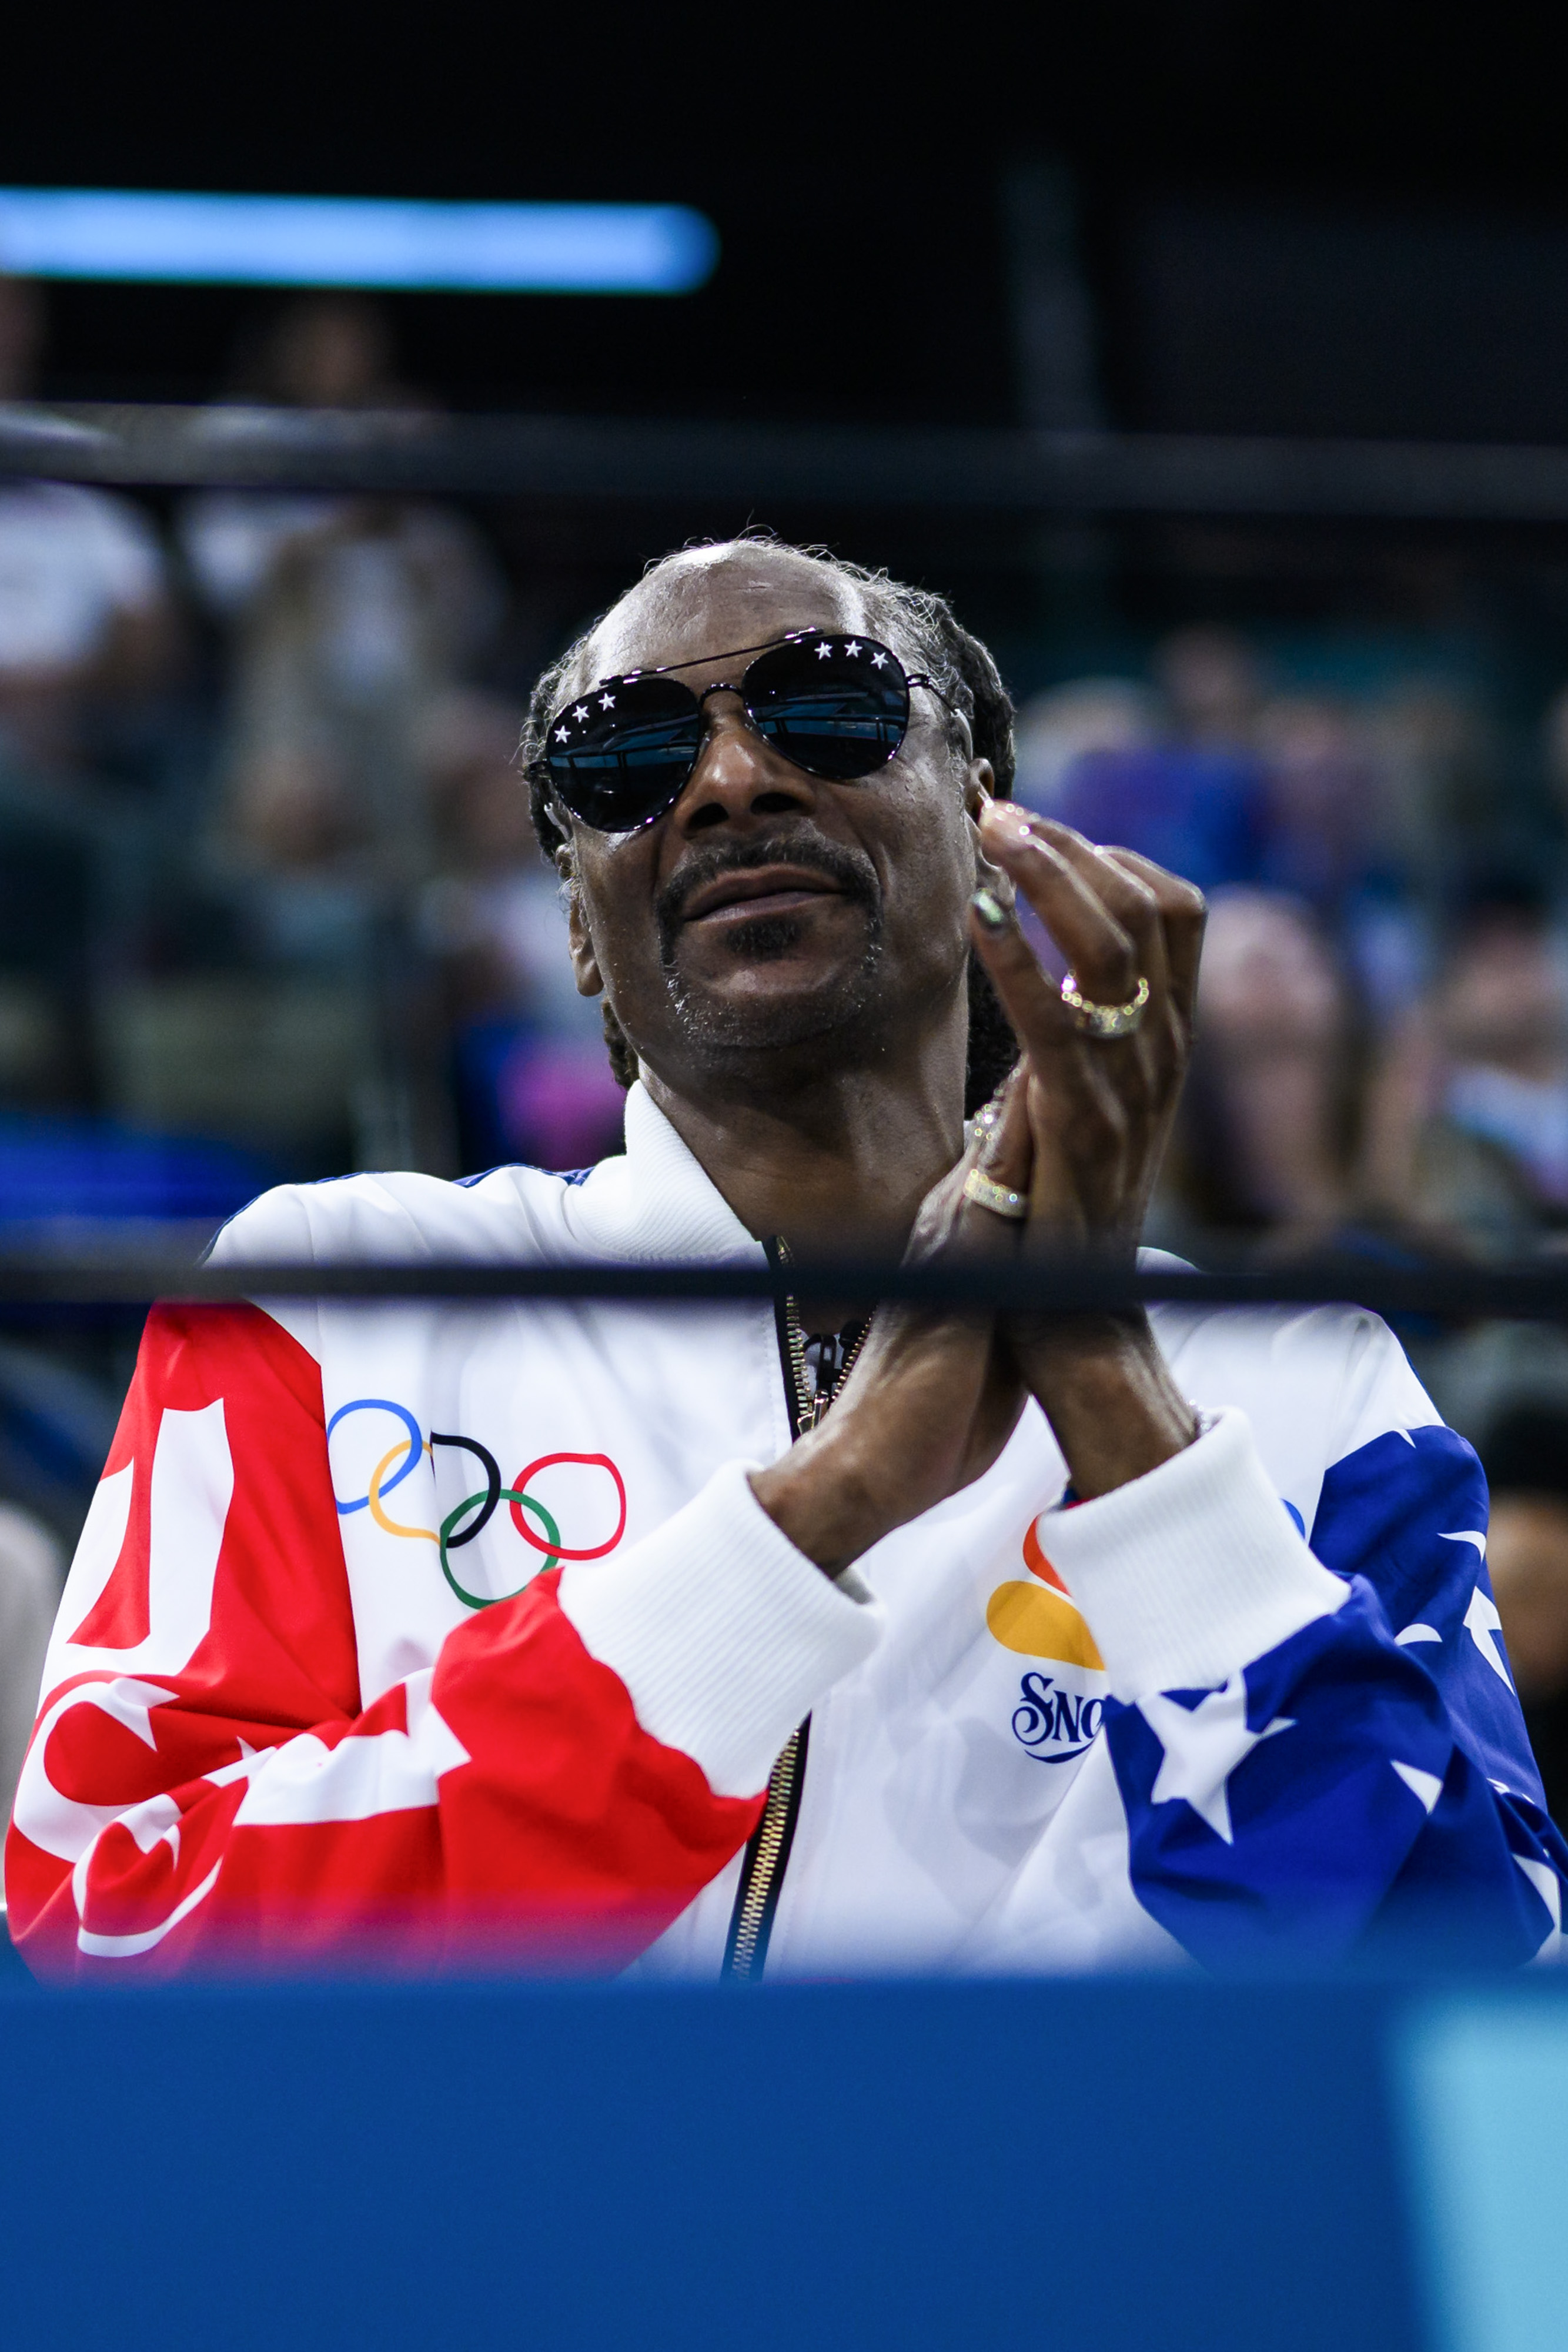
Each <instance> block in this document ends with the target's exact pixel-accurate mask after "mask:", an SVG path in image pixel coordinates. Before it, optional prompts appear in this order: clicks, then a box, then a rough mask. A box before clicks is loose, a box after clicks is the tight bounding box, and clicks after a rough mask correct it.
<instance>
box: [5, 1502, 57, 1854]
mask: <svg viewBox="0 0 1568 2352" xmlns="http://www.w3.org/2000/svg"><path fill="white" fill-rule="evenodd" d="M64 1576H65V1559H64V1555H63V1553H62V1551H61V1549H60V1546H59V1544H58V1543H57V1540H56V1538H54V1536H52V1535H51V1534H50V1533H49V1530H48V1529H47V1528H46V1527H45V1526H44V1524H43V1522H42V1520H41V1519H36V1518H35V1517H33V1515H32V1513H31V1512H30V1511H24V1510H21V1509H19V1508H18V1507H17V1506H16V1504H14V1503H0V1805H3V1806H4V1807H5V1817H6V1819H7V1820H9V1818H10V1812H11V1800H12V1798H13V1797H14V1796H15V1794H16V1780H17V1776H18V1774H19V1773H20V1771H21V1769H22V1759H23V1757H24V1756H25V1755H26V1752H27V1742H28V1740H29V1739H30V1738H31V1737H32V1732H33V1718H34V1717H35V1716H36V1715H37V1709H38V1685H39V1683H40V1682H41V1681H42V1679H43V1673H44V1653H45V1652H46V1650H47V1648H48V1646H49V1631H50V1628H51V1627H52V1625H53V1624H54V1622H55V1611H56V1610H57V1608H58V1606H59V1600H60V1586H61V1583H62V1581H63V1580H64Z"/></svg>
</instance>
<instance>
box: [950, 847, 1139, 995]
mask: <svg viewBox="0 0 1568 2352" xmlns="http://www.w3.org/2000/svg"><path fill="white" fill-rule="evenodd" d="M1059 829H1060V828H1059ZM980 838H981V843H982V845H983V847H984V850H985V854H986V856H988V858H990V859H992V860H993V861H994V863H995V864H996V865H998V866H1000V867H1001V869H1002V871H1003V872H1004V873H1005V874H1006V875H1007V876H1008V877H1009V880H1010V881H1011V882H1012V883H1013V884H1014V885H1015V887H1017V888H1018V889H1019V890H1021V891H1022V892H1023V895H1024V897H1025V898H1027V899H1028V901H1029V903H1030V906H1031V907H1032V908H1033V909H1034V911H1035V913H1036V914H1037V915H1038V916H1039V917H1040V921H1041V922H1042V923H1043V924H1044V925H1045V928H1046V929H1047V930H1048V931H1049V932H1050V933H1051V938H1052V939H1053V940H1055V941H1056V944H1057V946H1058V947H1059V948H1060V949H1061V951H1062V953H1063V954H1064V955H1065V956H1066V958H1067V960H1068V961H1069V963H1070V964H1071V967H1072V970H1073V971H1074V973H1075V974H1076V975H1077V979H1078V984H1079V986H1080V987H1081V988H1082V991H1083V992H1084V994H1085V995H1086V996H1090V997H1092V998H1093V999H1094V1001H1095V1002H1096V1003H1107V1004H1120V1003H1124V1002H1125V1000H1126V999H1127V998H1128V997H1129V996H1130V995H1131V994H1132V992H1133V991H1134V988H1135V987H1136V985H1137V981H1138V973H1137V971H1136V968H1135V958H1134V945H1133V940H1132V939H1131V937H1130V936H1129V934H1128V932H1127V931H1126V930H1125V929H1124V928H1123V926H1122V924H1121V923H1120V922H1118V920H1117V919H1116V918H1115V916H1114V915H1113V913H1112V911H1111V909H1110V908H1109V907H1108V906H1107V905H1106V903H1105V898H1104V895H1103V892H1102V891H1101V890H1097V889H1095V888H1092V887H1091V886H1090V884H1089V883H1088V882H1087V881H1085V879H1084V878H1083V877H1082V875H1081V874H1080V873H1079V871H1078V870H1077V867H1076V866H1075V865H1074V864H1073V863H1072V862H1071V860H1070V859H1069V858H1068V857H1067V856H1064V855H1063V853H1062V850H1061V847H1060V846H1059V845H1057V843H1056V842H1055V841H1053V840H1051V838H1050V837H1049V835H1047V834H1046V833H1045V832H1044V831H1042V830H1041V828H1040V824H1039V823H1038V822H1036V821H1034V820H1031V819H1030V815H1029V813H1028V811H1027V810H1022V809H1017V808H1014V807H1012V806H1011V805H1010V804H1009V803H1002V804H1000V805H999V806H998V804H996V803H993V804H992V806H990V807H989V808H988V809H986V810H985V811H984V812H983V814H982V815H981V819H980Z"/></svg>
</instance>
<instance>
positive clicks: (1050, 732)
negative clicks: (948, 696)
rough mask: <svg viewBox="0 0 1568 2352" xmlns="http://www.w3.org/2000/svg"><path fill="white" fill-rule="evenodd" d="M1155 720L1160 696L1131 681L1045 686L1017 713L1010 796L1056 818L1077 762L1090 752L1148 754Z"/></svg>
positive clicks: (1085, 679) (1079, 681)
mask: <svg viewBox="0 0 1568 2352" xmlns="http://www.w3.org/2000/svg"><path fill="white" fill-rule="evenodd" d="M1158 722H1159V699H1158V697H1157V696H1156V695H1155V692H1154V690H1153V688H1150V687H1147V686H1141V685H1139V684H1137V683H1136V682H1135V681H1134V679H1132V678H1130V677H1082V678H1074V679H1073V680H1072V681H1071V684H1069V685H1067V686H1053V687H1051V688H1048V689H1047V690H1046V692H1045V693H1043V694H1037V695H1035V696H1034V697H1033V698H1032V699H1031V700H1030V701H1029V702H1027V703H1025V705H1024V707H1023V709H1021V710H1020V711H1019V715H1018V723H1017V727H1016V730H1015V738H1016V741H1017V746H1018V773H1017V777H1016V780H1015V782H1014V785H1013V798H1014V799H1015V800H1017V801H1021V802H1022V803H1023V804H1024V806H1025V807H1026V808H1033V809H1039V810H1040V813H1041V814H1043V815H1045V816H1055V815H1057V814H1059V811H1060V806H1061V798H1062V793H1063V789H1064V787H1065V785H1066V782H1067V779H1068V776H1069V775H1070V773H1071V770H1072V768H1073V767H1074V765H1075V764H1076V762H1077V761H1080V760H1082V759H1083V758H1084V757H1085V756H1086V754H1088V753H1089V752H1091V751H1141V750H1146V749H1147V748H1148V747H1149V746H1150V745H1151V744H1152V743H1153V742H1154V741H1155V739H1156V736H1157V734H1158V731H1159V729H1158Z"/></svg>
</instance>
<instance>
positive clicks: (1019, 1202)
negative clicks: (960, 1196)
mask: <svg viewBox="0 0 1568 2352" xmlns="http://www.w3.org/2000/svg"><path fill="white" fill-rule="evenodd" d="M964 1198H965V1200H966V1201H973V1202H974V1203H975V1206H976V1207H977V1209H989V1210H990V1212H991V1213H992V1214H993V1216H998V1217H1014V1218H1023V1217H1027V1216H1028V1214H1029V1202H1028V1201H1027V1200H1026V1199H1025V1197H1024V1195H1023V1194H1022V1193H1021V1192H1012V1191H1010V1190H1009V1187H1008V1186H1007V1185H1006V1184H998V1182H997V1181H996V1180H995V1179H994V1178H993V1177H990V1176H988V1175H986V1174H984V1172H983V1171H981V1170H980V1169H978V1168H971V1169H970V1171H969V1172H968V1174H967V1176H966V1177H965V1179H964Z"/></svg>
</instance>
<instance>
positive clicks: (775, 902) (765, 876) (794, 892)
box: [683, 866, 843, 923]
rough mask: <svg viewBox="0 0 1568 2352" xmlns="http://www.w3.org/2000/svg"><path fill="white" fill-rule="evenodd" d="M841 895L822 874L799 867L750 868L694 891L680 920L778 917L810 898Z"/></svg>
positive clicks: (827, 877)
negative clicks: (759, 916) (758, 916)
mask: <svg viewBox="0 0 1568 2352" xmlns="http://www.w3.org/2000/svg"><path fill="white" fill-rule="evenodd" d="M842 896H843V893H842V891H841V888H840V887H839V885H838V884H837V883H836V882H834V881H833V880H831V878H830V877H829V876H827V875H825V874H819V873H815V872H813V871H812V870H811V868H810V866H751V867H748V868H747V869H746V870H745V871H744V872H742V873H738V874H721V875H720V876H719V877H718V878H717V880H716V881H713V882H710V883H708V884H707V886H706V888H704V889H701V890H698V891H695V892H694V894H693V897H692V899H691V903H690V905H689V906H688V907H687V908H686V909H685V915H684V917H683V920H684V921H685V922H688V923H706V922H713V921H716V920H722V919H726V918H728V919H731V920H736V921H744V920H746V919H748V918H751V917H754V916H757V915H782V914H789V913H791V912H793V911H794V910H795V909H796V908H800V907H803V906H805V905H806V904H807V903H808V901H809V900H810V899H812V898H841V897H842Z"/></svg>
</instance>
